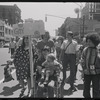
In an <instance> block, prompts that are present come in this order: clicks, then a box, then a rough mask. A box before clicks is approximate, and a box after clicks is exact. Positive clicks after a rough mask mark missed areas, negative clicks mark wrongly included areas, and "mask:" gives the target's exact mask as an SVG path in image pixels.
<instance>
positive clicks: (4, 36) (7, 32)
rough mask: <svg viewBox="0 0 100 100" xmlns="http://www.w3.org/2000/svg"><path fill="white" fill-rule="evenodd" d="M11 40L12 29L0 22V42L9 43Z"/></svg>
mask: <svg viewBox="0 0 100 100" xmlns="http://www.w3.org/2000/svg"><path fill="white" fill-rule="evenodd" d="M11 38H13V28H12V27H11V26H10V25H9V24H6V23H5V22H4V21H2V20H0V42H3V43H5V42H9V41H10V40H11Z"/></svg>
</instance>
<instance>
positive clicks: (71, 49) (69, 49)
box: [61, 40, 78, 54]
mask: <svg viewBox="0 0 100 100" xmlns="http://www.w3.org/2000/svg"><path fill="white" fill-rule="evenodd" d="M68 44H69V41H68V40H65V41H64V42H63V43H62V45H61V49H63V50H65V49H66V47H67V45H68ZM77 45H78V43H77V42H76V41H75V40H72V43H71V44H70V45H69V46H68V47H67V49H66V50H65V53H66V54H76V51H77Z"/></svg>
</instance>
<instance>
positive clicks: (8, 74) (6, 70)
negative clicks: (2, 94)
mask: <svg viewBox="0 0 100 100" xmlns="http://www.w3.org/2000/svg"><path fill="white" fill-rule="evenodd" d="M12 64H13V61H11V60H8V61H7V63H6V64H2V65H1V66H5V67H4V81H3V83H4V82H9V81H11V80H14V78H13V77H12V74H11V72H12V70H13V69H15V68H14V67H10V66H9V65H12Z"/></svg>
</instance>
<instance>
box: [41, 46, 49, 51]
mask: <svg viewBox="0 0 100 100" xmlns="http://www.w3.org/2000/svg"><path fill="white" fill-rule="evenodd" d="M42 51H48V52H50V48H49V46H45V47H44V48H43V49H42Z"/></svg>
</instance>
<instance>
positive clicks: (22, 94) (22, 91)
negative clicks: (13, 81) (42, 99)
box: [19, 87, 26, 98]
mask: <svg viewBox="0 0 100 100" xmlns="http://www.w3.org/2000/svg"><path fill="white" fill-rule="evenodd" d="M25 90H26V87H25V88H23V89H22V90H21V93H20V95H19V97H20V98H22V97H23V96H24V92H25Z"/></svg>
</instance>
